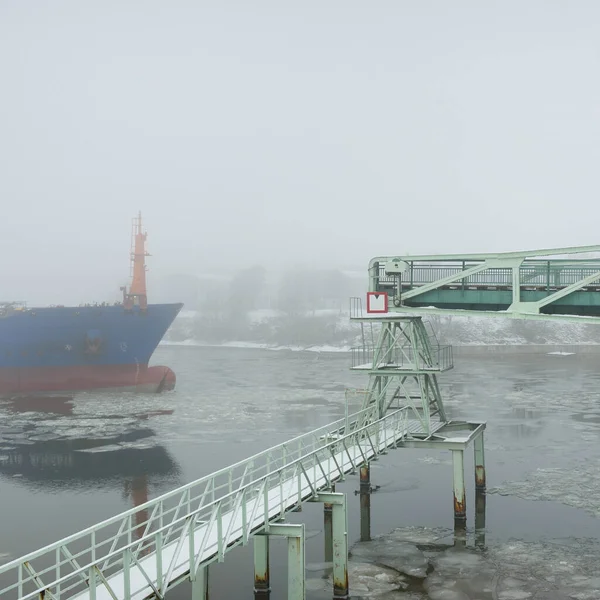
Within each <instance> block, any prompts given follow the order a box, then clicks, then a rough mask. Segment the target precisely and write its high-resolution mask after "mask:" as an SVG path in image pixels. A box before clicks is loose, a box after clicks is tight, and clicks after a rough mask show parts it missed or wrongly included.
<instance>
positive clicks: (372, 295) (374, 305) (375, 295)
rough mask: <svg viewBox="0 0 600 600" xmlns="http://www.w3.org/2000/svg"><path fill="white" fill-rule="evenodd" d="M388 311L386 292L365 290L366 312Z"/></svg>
mask: <svg viewBox="0 0 600 600" xmlns="http://www.w3.org/2000/svg"><path fill="white" fill-rule="evenodd" d="M387 311H388V295H387V292H367V312H368V313H386V312H387Z"/></svg>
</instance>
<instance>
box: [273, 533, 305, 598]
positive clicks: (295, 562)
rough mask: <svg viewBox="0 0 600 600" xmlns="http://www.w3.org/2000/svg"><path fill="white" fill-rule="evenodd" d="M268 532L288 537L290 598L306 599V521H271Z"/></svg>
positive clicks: (288, 595)
mask: <svg viewBox="0 0 600 600" xmlns="http://www.w3.org/2000/svg"><path fill="white" fill-rule="evenodd" d="M268 534H269V535H282V536H285V537H287V539H288V594H287V597H288V600H306V583H305V577H304V569H305V566H304V564H305V563H304V560H305V558H304V540H305V537H304V523H301V524H300V525H295V524H294V525H292V524H291V523H271V524H270V525H269V529H268Z"/></svg>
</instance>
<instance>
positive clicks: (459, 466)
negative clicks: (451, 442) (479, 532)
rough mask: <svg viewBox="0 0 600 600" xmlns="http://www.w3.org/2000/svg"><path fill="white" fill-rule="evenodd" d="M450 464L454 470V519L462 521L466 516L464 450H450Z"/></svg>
mask: <svg viewBox="0 0 600 600" xmlns="http://www.w3.org/2000/svg"><path fill="white" fill-rule="evenodd" d="M452 466H453V470H454V520H456V521H458V520H460V521H463V520H466V518H467V510H466V501H465V466H464V450H452Z"/></svg>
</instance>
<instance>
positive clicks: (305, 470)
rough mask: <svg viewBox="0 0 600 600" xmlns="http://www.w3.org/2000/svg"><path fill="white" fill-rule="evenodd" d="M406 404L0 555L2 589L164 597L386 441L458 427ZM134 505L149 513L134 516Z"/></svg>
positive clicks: (50, 595)
mask: <svg viewBox="0 0 600 600" xmlns="http://www.w3.org/2000/svg"><path fill="white" fill-rule="evenodd" d="M409 410H410V409H409V408H408V407H407V408H402V409H399V410H394V411H390V412H388V413H387V414H386V415H385V416H384V417H383V418H381V419H378V420H372V418H370V415H373V414H375V413H374V411H373V409H372V408H368V409H363V410H361V411H359V412H358V413H355V414H354V415H352V416H350V417H346V418H345V419H341V420H339V421H336V422H334V423H331V424H330V425H328V426H326V427H322V428H319V429H316V430H314V431H311V432H310V433H307V434H304V435H301V436H299V437H297V438H294V439H293V440H290V441H289V442H286V443H284V444H281V445H279V446H275V447H273V448H270V449H269V450H266V451H264V452H261V453H259V454H256V455H255V456H252V457H250V458H248V459H246V460H244V461H242V462H239V463H237V464H235V465H233V466H231V467H228V468H226V469H222V470H220V471H218V472H216V473H214V474H211V475H209V476H207V477H203V478H202V479H199V480H198V481H195V482H193V483H191V484H188V485H186V486H183V487H181V488H179V489H177V490H174V491H173V492H170V493H167V494H165V495H163V496H160V497H159V498H156V499H155V500H152V501H150V502H148V503H146V504H143V505H141V506H138V507H136V508H135V509H132V510H129V511H127V512H124V513H122V514H121V515H118V516H116V517H114V518H112V519H108V520H106V521H104V522H102V523H99V524H98V525H94V526H93V527H90V528H88V529H86V530H84V531H81V532H80V533H77V534H75V535H72V536H70V537H67V538H65V539H63V540H61V541H59V542H56V543H54V544H51V545H49V546H46V547H45V548H42V549H41V550H38V551H36V552H32V553H30V554H28V555H26V556H24V557H22V558H19V559H17V560H14V561H12V562H9V563H7V564H5V565H2V566H0V598H2V600H14V599H19V600H27V599H32V600H33V599H34V598H35V599H36V600H39V599H40V598H45V599H46V600H50V599H65V598H75V599H78V600H83V599H86V600H87V599H90V600H105V599H106V600H110V599H112V600H123V599H131V600H140V599H143V598H152V597H156V598H162V597H164V594H165V593H166V591H167V590H169V589H171V588H173V587H174V586H175V585H177V584H178V583H181V582H182V581H184V580H186V579H192V580H194V579H195V577H196V573H198V572H199V569H200V568H201V567H203V566H206V565H208V564H210V563H212V562H215V561H223V560H224V557H225V554H226V553H227V552H228V551H230V550H231V549H233V548H235V547H237V546H239V545H245V544H247V543H248V541H249V539H250V538H251V537H252V536H254V535H256V534H260V533H263V532H268V531H269V528H270V527H272V528H273V530H275V527H276V526H275V525H270V524H271V523H276V522H277V521H280V520H282V519H283V518H284V516H285V514H286V512H288V511H291V510H294V509H296V508H297V507H298V506H299V505H300V504H301V503H302V502H305V501H307V500H318V497H319V492H320V491H323V490H330V489H331V487H332V484H333V483H334V482H335V481H338V480H341V479H343V478H344V475H345V474H347V473H353V472H355V471H357V470H358V469H359V468H360V466H361V465H363V464H365V463H368V462H369V460H371V459H373V458H374V457H376V456H377V455H379V454H381V453H385V452H386V451H387V449H389V448H394V447H399V446H409V447H412V446H413V445H414V444H415V443H418V442H419V441H421V442H422V443H424V444H428V445H431V444H432V443H433V444H434V445H435V443H436V442H435V441H434V440H437V442H438V443H439V442H440V441H444V439H445V438H444V437H443V436H444V433H443V432H444V430H445V429H447V430H448V431H449V432H450V433H449V435H450V437H453V436H454V437H455V436H456V435H457V432H456V427H455V428H453V426H452V423H444V422H442V421H432V422H430V423H428V428H429V429H430V431H429V432H428V433H426V432H425V430H424V428H423V422H422V421H420V420H416V419H415V420H413V419H409V414H410V413H409ZM365 422H367V424H366V425H361V423H365ZM469 425H470V431H468V433H467V434H466V437H465V433H464V432H463V433H462V437H460V438H456V439H455V440H452V439H449V440H445V441H446V443H445V445H444V447H445V448H449V449H452V448H455V447H456V448H463V447H464V446H465V445H466V444H467V443H468V442H469V441H471V440H473V439H475V438H476V437H477V436H480V434H481V432H482V431H483V428H485V424H478V423H472V424H469ZM462 428H463V429H464V424H463V427H462ZM459 429H460V426H459ZM459 435H461V434H460V433H459ZM453 441H455V444H452V442H453ZM428 447H429V446H428ZM331 495H332V494H329V496H331ZM340 496H343V495H342V494H340ZM327 501H328V502H330V500H327ZM138 513H139V514H145V515H149V516H146V518H145V519H144V520H143V522H140V521H139V520H138V521H136V515H137V516H138V519H139V514H138ZM277 527H281V525H277ZM342 529H344V528H342ZM343 535H344V536H345V535H346V533H345V532H344V533H343ZM342 555H343V553H341V554H340V557H341V558H340V560H342V559H343V556H342ZM335 561H336V559H335V558H334V573H335V568H336V563H335ZM337 566H338V567H339V566H340V565H337ZM344 568H345V565H344Z"/></svg>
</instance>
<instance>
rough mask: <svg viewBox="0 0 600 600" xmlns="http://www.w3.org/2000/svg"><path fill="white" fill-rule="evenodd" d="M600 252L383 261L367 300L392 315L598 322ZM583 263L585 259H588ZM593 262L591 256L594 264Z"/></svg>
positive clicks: (373, 268) (372, 273) (375, 268)
mask: <svg viewBox="0 0 600 600" xmlns="http://www.w3.org/2000/svg"><path fill="white" fill-rule="evenodd" d="M599 254H600V246H576V247H568V248H552V249H547V250H532V251H526V252H504V253H498V254H442V255H435V254H432V255H423V256H379V257H376V258H373V259H372V260H371V261H370V263H369V292H371V293H372V294H379V293H382V292H383V293H385V294H386V295H387V296H388V297H389V307H388V310H389V311H390V312H403V313H407V314H411V313H412V314H420V315H427V314H451V315H459V316H469V315H470V316H503V317H511V318H521V319H538V320H539V319H545V320H548V319H550V320H555V319H556V318H558V317H559V316H560V319H561V320H562V321H575V322H578V323H581V322H585V321H588V322H594V323H597V322H598V317H599V316H600V258H598V255H599ZM582 255H585V257H582ZM590 255H591V256H590Z"/></svg>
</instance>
